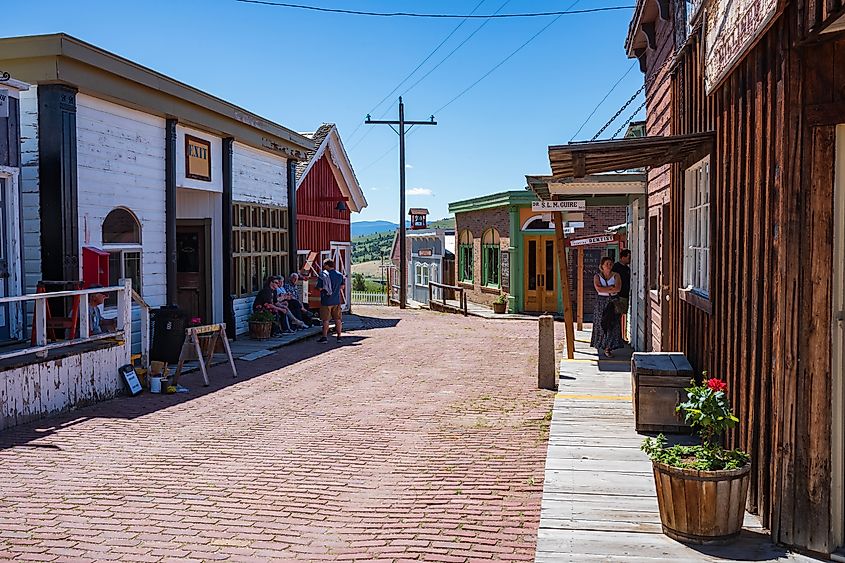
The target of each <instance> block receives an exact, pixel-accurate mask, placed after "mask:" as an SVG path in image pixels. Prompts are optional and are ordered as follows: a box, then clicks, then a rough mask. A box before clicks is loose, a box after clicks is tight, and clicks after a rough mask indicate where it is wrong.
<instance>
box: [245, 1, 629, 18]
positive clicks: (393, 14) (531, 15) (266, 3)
mask: <svg viewBox="0 0 845 563" xmlns="http://www.w3.org/2000/svg"><path fill="white" fill-rule="evenodd" d="M235 2H241V3H243V4H259V5H262V6H276V7H279V8H294V9H298V10H311V11H314V12H329V13H334V14H348V15H354V16H377V17H387V18H392V17H406V18H440V19H446V18H451V19H459V18H472V19H507V18H538V17H546V16H567V15H572V14H592V13H595V12H610V11H613V10H632V9H634V8H635V7H636V6H604V7H600V8H585V9H583V10H569V9H567V10H564V11H562V12H525V13H516V14H480V15H474V14H469V15H466V14H425V13H419V12H366V11H362V10H343V9H341V8H324V7H321V6H308V5H305V4H289V3H286V2H271V1H269V0H235Z"/></svg>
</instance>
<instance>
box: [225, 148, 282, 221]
mask: <svg viewBox="0 0 845 563" xmlns="http://www.w3.org/2000/svg"><path fill="white" fill-rule="evenodd" d="M232 169H233V170H232V199H233V200H234V201H245V202H249V203H260V204H263V205H278V206H280V207H287V205H288V192H287V185H288V183H287V159H285V158H283V157H279V156H276V155H273V154H270V153H267V152H264V151H260V150H257V149H254V148H252V147H249V146H247V145H243V144H241V143H237V142H236V143H235V146H234V150H233V162H232Z"/></svg>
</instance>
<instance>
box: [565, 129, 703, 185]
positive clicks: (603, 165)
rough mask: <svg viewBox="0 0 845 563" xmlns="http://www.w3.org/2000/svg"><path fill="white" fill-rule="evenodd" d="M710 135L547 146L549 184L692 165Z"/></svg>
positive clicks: (640, 138)
mask: <svg viewBox="0 0 845 563" xmlns="http://www.w3.org/2000/svg"><path fill="white" fill-rule="evenodd" d="M714 138H715V135H714V133H712V132H708V133H694V134H690V135H667V136H663V137H639V138H630V139H619V140H613V141H590V142H585V143H569V144H568V145H557V146H551V147H549V164H551V167H552V181H561V180H568V179H571V178H583V177H585V176H587V175H588V174H600V173H602V172H612V171H614V170H634V169H643V168H649V167H656V166H663V165H665V164H670V163H673V162H682V163H688V164H690V165H692V164H694V163H695V162H696V161H697V160H700V159H701V158H704V157H705V156H706V155H707V154H708V153H709V152H710V150H711V147H712V145H713V140H714Z"/></svg>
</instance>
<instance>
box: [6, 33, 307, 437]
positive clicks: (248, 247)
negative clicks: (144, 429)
mask: <svg viewBox="0 0 845 563" xmlns="http://www.w3.org/2000/svg"><path fill="white" fill-rule="evenodd" d="M0 71H5V72H8V73H9V74H10V75H11V77H12V78H13V79H14V80H11V81H6V82H5V83H3V82H0V94H3V91H4V90H8V91H11V92H12V93H11V96H12V97H13V98H14V99H15V102H14V106H15V110H16V112H17V111H18V109H19V116H20V119H19V122H15V123H14V127H12V126H9V129H10V130H12V129H14V130H15V132H16V134H17V137H16V138H15V140H14V141H13V142H12V144H13V145H16V146H18V147H20V151H19V152H18V153H16V154H18V155H19V156H18V160H17V161H15V162H14V163H13V164H10V163H5V164H4V163H0V185H2V197H3V199H2V204H3V205H5V206H6V209H5V214H2V215H0V216H2V218H3V221H5V222H4V223H3V224H0V270H2V268H3V267H4V264H5V262H4V260H5V259H6V258H8V257H12V260H10V261H8V265H9V267H10V277H9V278H4V277H3V276H1V275H0V340H3V339H4V338H5V339H11V340H18V341H21V343H23V341H24V340H27V341H28V340H29V337H30V334H32V335H33V336H32V338H35V339H36V340H37V341H38V345H39V346H38V355H32V354H30V355H24V354H23V353H22V352H20V353H18V352H12V358H10V359H8V361H6V363H3V359H4V358H3V357H2V353H0V371H2V372H3V379H2V381H0V428H2V427H3V426H11V425H14V424H18V423H20V422H23V421H27V420H32V419H33V418H37V417H38V416H41V415H43V414H46V413H49V412H57V411H60V410H63V409H66V408H72V407H73V406H75V405H76V404H79V403H80V401H83V400H84V401H88V400H96V399H98V398H104V397H108V396H113V395H114V394H115V393H117V392H119V391H120V388H121V385H122V384H121V383H120V381H119V379H118V378H117V377H116V373H117V368H118V367H119V366H120V365H123V364H125V363H127V362H128V360H129V354H130V350H131V351H132V352H135V353H137V352H140V351H141V350H140V342H141V340H142V338H141V327H140V324H141V323H140V318H141V316H142V315H141V308H140V307H141V306H139V305H135V306H134V307H132V306H131V304H129V303H126V302H125V299H123V297H120V298H118V297H117V296H119V295H121V296H124V297H125V295H128V293H127V291H124V290H123V289H119V288H123V287H124V280H130V281H131V286H132V289H134V290H136V291H137V293H138V294H139V295H140V300H142V301H143V302H145V304H146V306H149V307H151V308H155V307H159V306H163V305H167V304H175V305H178V306H180V307H181V308H182V309H184V310H186V311H188V312H189V314H190V316H191V317H193V318H195V319H197V320H198V321H199V322H201V323H203V324H209V323H216V322H226V324H227V327H228V329H229V331H230V336H236V334H241V333H245V332H246V331H247V330H248V325H247V317H248V316H249V314H250V311H251V304H252V301H253V299H254V296H255V294H256V293H257V291H258V290H259V289H260V288H261V287H262V285H263V280H264V278H265V277H266V276H268V275H272V274H281V273H287V272H290V271H291V269H292V268H296V250H297V245H296V229H294V228H291V226H292V225H295V206H292V207H293V208H290V207H289V205H288V202H289V201H291V200H292V199H293V198H292V197H291V195H292V194H291V190H295V185H296V180H295V171H296V162H297V161H298V160H303V159H305V158H306V156H307V151H310V150H312V149H313V142H312V141H311V140H310V139H308V138H307V137H305V136H303V135H301V134H299V133H296V132H294V131H292V130H290V129H287V128H285V127H283V126H281V125H278V124H276V123H273V122H272V121H270V120H267V119H264V118H262V117H260V116H258V115H256V114H254V113H251V112H249V111H248V110H245V109H243V108H240V107H238V106H236V105H234V104H231V103H229V102H226V101H223V100H221V99H219V98H216V97H214V96H212V95H210V94H207V93H205V92H202V91H200V90H197V89H195V88H192V87H191V86H188V85H186V84H183V83H181V82H178V81H177V80H175V79H173V78H170V77H167V76H164V75H162V74H160V73H157V72H155V71H154V70H151V69H148V68H145V67H142V66H140V65H138V64H136V63H134V62H132V61H129V60H126V59H123V58H121V57H119V56H117V55H115V54H113V53H109V52H107V51H104V50H102V49H99V48H97V47H95V46H93V45H90V44H88V43H85V42H83V41H80V40H78V39H76V38H73V37H70V36H68V35H65V34H54V35H44V36H33V37H17V38H6V39H0ZM2 76H3V75H2V74H0V77H2ZM20 80H24V81H26V82H28V83H29V84H30V87H29V88H28V89H27V87H26V85H25V84H24V83H23V82H19V81H20ZM10 85H11V86H10ZM15 85H17V86H16V87H12V86H15ZM18 99H19V104H18V101H17V100H18ZM0 115H2V113H0ZM15 115H18V114H17V113H16V114H15ZM0 121H2V120H0ZM7 121H8V120H7ZM2 146H3V145H2V142H0V149H2ZM0 152H1V151H0ZM9 194H11V195H9ZM18 197H19V199H20V204H21V205H20V211H21V212H20V214H18V213H17V209H18V208H17V207H16V206H17V202H18V200H17V198H18ZM13 207H14V208H13ZM17 217H20V221H18V220H17ZM16 245H17V246H16ZM4 253H5V254H4ZM0 273H2V272H0ZM44 280H47V281H62V282H74V283H75V284H76V285H81V286H83V287H87V285H89V284H91V283H99V284H102V285H104V286H107V287H111V288H114V289H112V290H110V291H109V293H110V294H111V295H112V297H111V298H110V300H109V301H107V302H106V316H113V317H116V318H117V319H118V320H120V319H123V318H124V317H125V318H126V319H127V321H126V326H122V325H121V327H120V330H119V331H118V332H115V333H114V335H115V338H114V339H113V340H109V339H107V338H101V339H93V338H89V335H87V334H86V335H85V336H84V337H82V335H81V334H80V333H81V332H82V326H83V324H84V323H83V322H82V320H79V322H77V320H74V321H73V324H74V331H76V332H75V334H73V335H72V336H69V337H68V339H69V340H68V342H67V344H61V343H58V342H51V341H49V338H48V336H47V335H46V334H42V332H43V331H41V328H43V326H42V325H43V324H44V320H43V319H44V314H43V311H42V312H41V313H39V312H38V311H37V310H36V309H37V307H36V306H35V304H36V303H42V302H43V300H39V298H29V297H27V298H23V299H21V300H19V301H14V300H13V301H8V300H7V301H4V299H7V298H6V297H4V296H5V295H15V294H16V293H21V292H24V293H27V294H33V293H35V292H36V291H37V290H38V288H39V284H40V282H42V281H44ZM74 291H76V290H74ZM78 291H81V293H80V292H77V293H74V294H73V295H75V296H78V298H79V299H80V300H83V299H87V294H86V293H84V290H78ZM25 302H26V303H28V305H27V306H26V307H28V308H25V307H24V306H22V305H21V304H22V303H25ZM38 306H43V305H38ZM146 306H143V307H144V309H143V310H144V311H146V310H147V308H146ZM82 308H84V307H80V309H82ZM15 311H18V312H19V314H18V317H17V318H15V315H14V312H15ZM86 311H87V309H86ZM65 312H66V311H65ZM27 313H28V315H27ZM4 323H5V325H4ZM15 323H17V324H15ZM119 324H120V323H119ZM9 326H17V327H18V330H17V332H15V331H14V330H12V331H11V332H10V331H9ZM27 326H28V327H29V328H27ZM33 326H35V327H36V329H37V330H35V329H32V327H33ZM4 327H5V328H4ZM39 327H41V328H39ZM36 332H37V333H38V334H37V338H36ZM66 334H70V331H68V332H67V333H66ZM77 345H80V346H82V345H84V346H83V348H84V350H83V349H77V348H74V346H77ZM92 347H93V348H92ZM86 354H87V355H86ZM92 354H93V355H92ZM89 356H90V357H89ZM61 358H74V359H73V360H67V361H65V362H64V364H67V365H77V364H78V366H83V365H84V366H88V367H86V368H85V370H87V371H86V374H87V375H85V376H84V377H85V378H86V381H88V380H90V381H94V382H100V383H98V385H100V384H101V385H100V387H102V389H100V388H98V389H99V390H97V391H96V392H94V391H92V392H91V393H87V394H83V395H80V401H76V400H75V399H74V398H73V397H74V395H73V394H72V393H62V392H61V391H59V392H58V393H57V394H54V395H55V396H53V397H51V398H45V397H40V396H38V394H37V392H36V391H33V393H35V394H32V393H31V394H30V395H26V393H27V391H26V390H27V389H38V388H40V387H39V386H42V385H41V384H42V383H43V381H41V380H42V379H43V378H44V377H55V378H57V379H56V380H55V382H54V383H51V385H53V386H54V387H55V386H58V387H56V388H57V389H60V390H61V389H62V388H63V387H62V386H63V385H68V386H73V385H76V383H74V381H71V379H72V378H71V379H68V377H70V376H69V375H68V374H65V375H62V374H64V372H65V371H67V370H63V369H59V368H58V367H57V366H59V365H64V364H63V363H62V362H61V361H58V360H59V359H61ZM57 361H58V363H56V362H57ZM73 362H76V363H73ZM57 370H58V371H57ZM77 371H79V370H77ZM88 371H91V373H88ZM59 372H61V373H59ZM94 372H96V373H94ZM65 376H67V377H65ZM63 377H64V378H65V379H67V381H65V379H62V378H63ZM80 377H81V376H80ZM36 382H39V383H38V384H36ZM10 393H12V394H11V395H10ZM8 397H12V399H8ZM57 397H59V398H57ZM60 397H66V400H65V399H61V398H60ZM10 401H11V402H10ZM42 404H43V408H42V406H41V405H42ZM4 413H5V414H4ZM9 413H11V414H9ZM4 417H5V418H4ZM10 417H11V418H10Z"/></svg>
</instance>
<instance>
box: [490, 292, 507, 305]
mask: <svg viewBox="0 0 845 563" xmlns="http://www.w3.org/2000/svg"><path fill="white" fill-rule="evenodd" d="M507 302H508V294H507V293H500V294H499V295H498V296H497V297H496V299H494V300H493V303H495V304H496V305H504V304H505V303H507Z"/></svg>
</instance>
